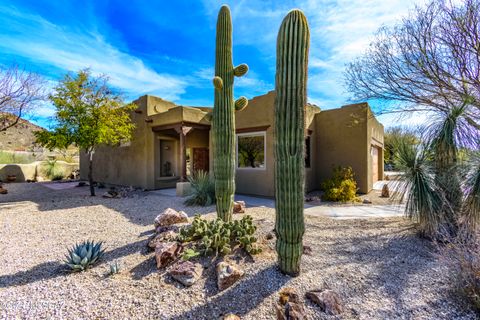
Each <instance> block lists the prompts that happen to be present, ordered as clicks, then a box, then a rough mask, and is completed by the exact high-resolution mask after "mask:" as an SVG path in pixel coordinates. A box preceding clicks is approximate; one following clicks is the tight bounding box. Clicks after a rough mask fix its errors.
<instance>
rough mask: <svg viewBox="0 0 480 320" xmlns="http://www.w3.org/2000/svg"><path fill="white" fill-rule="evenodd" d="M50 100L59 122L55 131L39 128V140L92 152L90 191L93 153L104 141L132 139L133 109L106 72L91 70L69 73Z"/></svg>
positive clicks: (115, 142)
mask: <svg viewBox="0 0 480 320" xmlns="http://www.w3.org/2000/svg"><path fill="white" fill-rule="evenodd" d="M50 100H51V101H52V103H53V105H54V106H55V108H56V113H55V120H56V122H57V126H56V127H55V129H54V130H52V131H38V132H35V135H36V137H37V142H38V143H40V144H41V145H43V146H45V147H47V148H49V149H55V148H60V149H66V148H67V147H68V146H70V145H72V144H73V145H75V146H77V147H78V148H80V149H81V150H83V151H84V152H85V153H86V154H87V156H88V162H89V168H88V181H89V184H90V195H92V196H94V195H95V188H94V185H93V182H94V179H93V155H94V153H95V149H96V148H98V147H99V146H101V145H111V146H116V145H119V144H120V143H122V142H127V141H129V140H130V139H131V136H132V133H133V130H134V128H135V125H134V124H133V123H132V120H131V117H130V111H132V110H133V109H134V108H136V106H135V104H133V103H132V104H125V103H123V100H122V98H121V96H120V95H119V94H118V93H115V92H114V91H113V90H112V89H111V88H110V87H109V86H108V83H107V78H106V77H105V76H100V77H92V76H91V75H90V72H89V71H88V70H82V71H79V72H78V73H77V74H76V75H75V76H72V75H69V74H67V75H66V76H65V78H64V79H63V80H62V81H61V82H60V84H59V85H58V86H57V87H56V88H55V91H54V93H53V94H52V95H51V96H50Z"/></svg>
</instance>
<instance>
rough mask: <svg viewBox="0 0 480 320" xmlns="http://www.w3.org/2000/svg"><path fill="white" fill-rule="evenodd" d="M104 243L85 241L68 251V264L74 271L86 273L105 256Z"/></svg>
mask: <svg viewBox="0 0 480 320" xmlns="http://www.w3.org/2000/svg"><path fill="white" fill-rule="evenodd" d="M102 244H103V242H97V243H95V242H94V241H90V240H88V241H84V242H82V243H80V244H78V243H77V244H76V245H75V246H74V247H73V248H72V249H69V250H68V255H67V256H66V258H67V260H66V263H67V265H68V266H69V267H70V269H72V271H85V270H86V269H88V268H89V267H91V266H92V265H93V264H95V263H96V262H97V261H98V260H99V259H100V258H101V257H102V256H103V254H104V251H105V250H102Z"/></svg>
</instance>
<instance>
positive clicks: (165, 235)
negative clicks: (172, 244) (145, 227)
mask: <svg viewBox="0 0 480 320" xmlns="http://www.w3.org/2000/svg"><path fill="white" fill-rule="evenodd" d="M176 237H177V233H176V232H175V231H173V230H167V231H164V232H162V233H158V234H154V235H153V236H152V237H151V238H150V239H149V240H148V243H147V246H148V247H149V248H150V249H155V248H156V247H157V245H158V244H160V243H162V242H164V241H174V240H175V238H176Z"/></svg>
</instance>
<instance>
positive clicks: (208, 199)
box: [185, 170, 215, 206]
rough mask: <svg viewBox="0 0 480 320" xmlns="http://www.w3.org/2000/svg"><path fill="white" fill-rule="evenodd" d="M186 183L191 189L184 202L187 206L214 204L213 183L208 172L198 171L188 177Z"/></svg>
mask: <svg viewBox="0 0 480 320" xmlns="http://www.w3.org/2000/svg"><path fill="white" fill-rule="evenodd" d="M188 181H189V182H190V184H191V188H192V189H191V192H190V196H189V198H188V199H187V200H186V201H185V204H186V205H187V206H209V205H212V204H214V203H215V182H214V181H213V180H212V179H211V178H210V175H209V174H208V172H205V171H202V170H199V171H197V172H195V173H194V174H193V175H192V176H191V177H189V178H188Z"/></svg>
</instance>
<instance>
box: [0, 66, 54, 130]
mask: <svg viewBox="0 0 480 320" xmlns="http://www.w3.org/2000/svg"><path fill="white" fill-rule="evenodd" d="M45 87H46V85H45V80H44V79H43V78H42V77H41V76H39V75H38V74H35V73H33V72H28V71H25V70H22V69H20V68H19V67H18V66H16V65H13V66H10V67H8V68H5V69H0V132H1V131H5V130H7V129H8V128H11V127H13V126H15V125H16V124H17V123H18V121H19V120H20V118H21V117H22V116H24V115H26V114H27V113H28V112H29V111H32V110H33V111H34V107H35V106H36V105H38V103H39V102H41V101H44V100H45V98H46V94H45Z"/></svg>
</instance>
